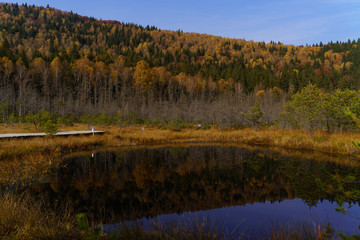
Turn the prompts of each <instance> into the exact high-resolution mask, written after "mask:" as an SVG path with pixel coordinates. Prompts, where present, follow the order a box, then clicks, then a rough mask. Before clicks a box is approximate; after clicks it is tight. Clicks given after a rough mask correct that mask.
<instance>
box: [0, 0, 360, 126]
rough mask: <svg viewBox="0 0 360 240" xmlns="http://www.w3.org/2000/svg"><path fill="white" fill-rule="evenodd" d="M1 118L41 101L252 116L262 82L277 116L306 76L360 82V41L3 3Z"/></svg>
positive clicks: (267, 106)
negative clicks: (239, 33)
mask: <svg viewBox="0 0 360 240" xmlns="http://www.w3.org/2000/svg"><path fill="white" fill-rule="evenodd" d="M0 29H1V30H0V104H2V113H1V114H2V115H3V118H4V119H5V118H9V116H10V114H14V116H16V117H17V118H18V119H22V118H23V116H25V115H26V114H28V113H29V112H31V113H34V114H35V113H38V112H40V110H41V109H42V108H45V109H46V110H47V111H49V112H51V113H53V112H57V113H59V114H61V115H64V116H69V115H72V114H75V115H76V116H77V117H80V116H81V115H85V114H95V113H97V112H104V113H106V114H108V115H112V116H115V115H116V114H117V112H118V110H119V109H120V110H121V111H122V113H123V114H124V115H126V116H128V115H130V113H134V114H136V115H137V116H140V117H141V118H146V119H155V118H161V119H164V120H166V121H171V120H174V119H181V120H182V121H193V122H194V121H196V122H211V123H221V124H225V125H234V124H237V123H238V122H242V123H246V117H245V116H244V115H241V113H242V112H246V111H248V110H249V109H250V107H251V106H253V105H254V104H255V102H256V100H257V99H258V96H257V95H256V93H257V92H259V91H260V92H261V91H263V92H264V93H265V95H266V96H265V98H266V99H267V101H263V102H262V103H260V107H261V108H262V109H263V112H264V114H263V116H262V118H263V119H264V122H266V123H268V124H273V123H274V122H275V121H276V119H278V118H279V115H280V112H281V111H282V109H283V105H284V104H285V102H286V101H287V100H289V99H290V96H291V95H293V94H295V93H296V92H298V91H300V90H301V89H302V88H304V87H305V86H307V85H308V84H309V83H312V84H315V85H316V86H318V87H319V88H321V89H324V90H326V91H328V92H331V91H333V90H335V89H342V90H344V89H352V90H358V89H359V88H360V85H359V77H358V76H360V74H359V70H360V62H359V61H358V59H360V49H359V48H358V45H359V42H360V40H357V41H350V40H349V41H348V42H344V43H339V42H337V43H329V44H326V45H324V44H322V43H320V44H319V45H314V46H293V45H284V44H281V43H274V42H271V43H269V44H265V43H263V42H253V41H245V40H242V39H228V38H222V37H215V36H210V35H205V34H195V33H183V32H181V31H176V32H174V31H164V30H159V29H157V28H156V27H150V26H147V27H142V26H138V25H135V24H125V23H119V22H116V21H99V20H96V19H94V18H89V17H82V16H79V15H77V14H74V13H72V12H62V11H60V10H57V9H54V8H50V7H46V8H44V7H36V6H29V5H27V4H24V5H21V6H19V5H18V4H6V3H4V4H0Z"/></svg>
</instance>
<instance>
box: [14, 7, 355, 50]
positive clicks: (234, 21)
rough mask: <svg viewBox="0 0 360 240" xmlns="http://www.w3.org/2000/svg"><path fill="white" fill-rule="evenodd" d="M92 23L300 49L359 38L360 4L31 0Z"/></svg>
mask: <svg viewBox="0 0 360 240" xmlns="http://www.w3.org/2000/svg"><path fill="white" fill-rule="evenodd" d="M8 2H11V3H14V2H18V3H19V4H21V3H25V2H27V3H28V4H35V5H43V6H46V5H47V4H49V5H50V6H51V7H55V8H59V9H61V10H65V11H71V10H72V11H73V12H76V13H78V14H80V15H86V16H92V17H95V18H98V19H106V20H118V21H123V22H131V23H137V24H140V25H143V26H146V25H150V26H157V27H158V28H160V29H168V30H178V29H181V30H183V31H184V32H198V33H207V34H212V35H217V36H223V37H230V38H242V39H246V40H254V41H265V42H270V41H271V40H273V41H275V42H278V41H280V42H282V43H285V44H295V45H305V44H313V43H319V42H320V41H322V42H323V43H327V42H330V41H334V42H336V41H347V40H348V39H351V40H352V39H355V40H357V39H358V38H359V37H360V0H301V1H300V0H237V1H236V0H221V1H220V0H218V1H215V0H207V1H205V0H167V1H166V0H152V1H150V0H138V1H136V0H127V1H124V0H101V1H93V0H87V1H85V0H51V1H49V0H47V1H46V0H37V1H36V0H35V1H8Z"/></svg>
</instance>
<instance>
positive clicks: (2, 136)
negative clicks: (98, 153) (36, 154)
mask: <svg viewBox="0 0 360 240" xmlns="http://www.w3.org/2000/svg"><path fill="white" fill-rule="evenodd" d="M104 133H105V132H104V131H69V132H57V133H56V134H54V136H73V135H91V134H104ZM44 136H46V134H45V133H6V134H0V139H6V138H32V137H44Z"/></svg>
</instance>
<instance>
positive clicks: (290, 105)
mask: <svg viewBox="0 0 360 240" xmlns="http://www.w3.org/2000/svg"><path fill="white" fill-rule="evenodd" d="M284 116H285V117H286V118H287V120H288V122H290V123H292V124H294V123H296V124H299V125H300V126H301V127H304V128H307V129H308V131H309V135H311V133H312V131H313V129H314V128H315V127H316V126H320V127H321V124H322V122H323V118H324V94H323V93H322V92H320V90H319V89H318V88H317V87H316V86H314V85H312V84H309V85H307V86H306V87H305V88H303V89H302V91H301V92H300V93H296V94H295V95H293V96H292V98H291V100H290V101H289V102H287V103H286V105H285V113H284Z"/></svg>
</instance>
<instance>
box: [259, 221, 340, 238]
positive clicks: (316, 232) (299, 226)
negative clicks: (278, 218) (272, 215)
mask: <svg viewBox="0 0 360 240" xmlns="http://www.w3.org/2000/svg"><path fill="white" fill-rule="evenodd" d="M255 236H257V237H255ZM254 239H261V240H289V239H291V240H303V239H308V240H326V239H336V236H335V234H334V229H332V228H331V226H330V225H329V224H327V225H322V224H317V223H314V222H310V221H306V220H303V221H297V222H295V223H288V224H275V225H273V226H272V227H271V229H270V231H269V232H268V233H260V234H259V233H257V234H254Z"/></svg>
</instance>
